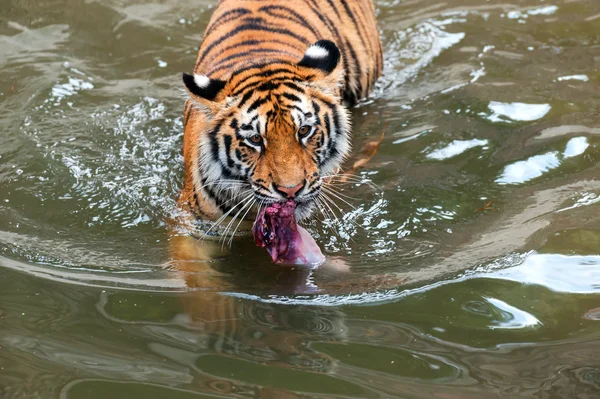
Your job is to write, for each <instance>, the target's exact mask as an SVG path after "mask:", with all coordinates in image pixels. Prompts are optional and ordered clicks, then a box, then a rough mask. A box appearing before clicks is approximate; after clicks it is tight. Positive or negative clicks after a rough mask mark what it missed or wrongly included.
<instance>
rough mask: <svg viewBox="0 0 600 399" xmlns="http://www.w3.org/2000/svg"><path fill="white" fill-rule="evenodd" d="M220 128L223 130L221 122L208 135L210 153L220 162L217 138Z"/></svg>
mask: <svg viewBox="0 0 600 399" xmlns="http://www.w3.org/2000/svg"><path fill="white" fill-rule="evenodd" d="M219 130H221V123H219V124H217V126H215V128H214V129H213V130H211V131H210V133H209V134H208V137H209V138H210V153H211V155H212V157H213V161H214V162H219V139H218V138H217V135H218V134H219Z"/></svg>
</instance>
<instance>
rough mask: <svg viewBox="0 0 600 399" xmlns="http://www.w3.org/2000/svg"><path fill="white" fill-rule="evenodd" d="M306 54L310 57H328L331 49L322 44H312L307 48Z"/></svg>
mask: <svg viewBox="0 0 600 399" xmlns="http://www.w3.org/2000/svg"><path fill="white" fill-rule="evenodd" d="M304 55H305V56H306V57H309V58H327V57H328V56H329V51H327V49H326V48H323V47H321V46H318V45H312V46H310V47H309V48H308V49H306V53H304Z"/></svg>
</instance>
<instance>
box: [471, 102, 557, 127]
mask: <svg viewBox="0 0 600 399" xmlns="http://www.w3.org/2000/svg"><path fill="white" fill-rule="evenodd" d="M488 108H489V109H490V110H491V111H492V114H491V115H486V114H485V113H482V114H480V115H482V116H484V117H485V118H486V119H488V120H489V121H491V122H510V121H519V122H530V121H535V120H538V119H542V118H543V117H544V116H546V114H547V113H548V112H550V109H552V107H551V106H550V104H526V103H518V102H514V103H503V102H499V101H490V103H489V104H488ZM507 119H508V120H507Z"/></svg>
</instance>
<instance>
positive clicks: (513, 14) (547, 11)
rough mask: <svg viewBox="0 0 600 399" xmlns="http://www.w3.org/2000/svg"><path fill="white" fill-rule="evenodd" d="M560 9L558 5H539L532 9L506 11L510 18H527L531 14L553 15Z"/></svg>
mask: <svg viewBox="0 0 600 399" xmlns="http://www.w3.org/2000/svg"><path fill="white" fill-rule="evenodd" d="M557 10H558V7H557V6H554V5H551V6H544V7H538V8H534V9H531V10H523V11H520V10H513V11H509V12H507V13H506V17H507V18H508V19H520V20H524V19H527V18H528V17H529V16H530V15H552V14H554V13H555V12H556V11H557Z"/></svg>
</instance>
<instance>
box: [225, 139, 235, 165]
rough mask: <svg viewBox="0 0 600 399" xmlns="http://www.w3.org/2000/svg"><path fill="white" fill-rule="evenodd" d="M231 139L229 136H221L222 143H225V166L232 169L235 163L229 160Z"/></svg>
mask: <svg viewBox="0 0 600 399" xmlns="http://www.w3.org/2000/svg"><path fill="white" fill-rule="evenodd" d="M232 141H233V139H232V138H231V136H230V135H229V134H225V135H223V142H224V143H225V158H226V159H227V166H229V167H230V168H233V166H234V165H235V163H234V162H233V159H232V158H231V143H232Z"/></svg>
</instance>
